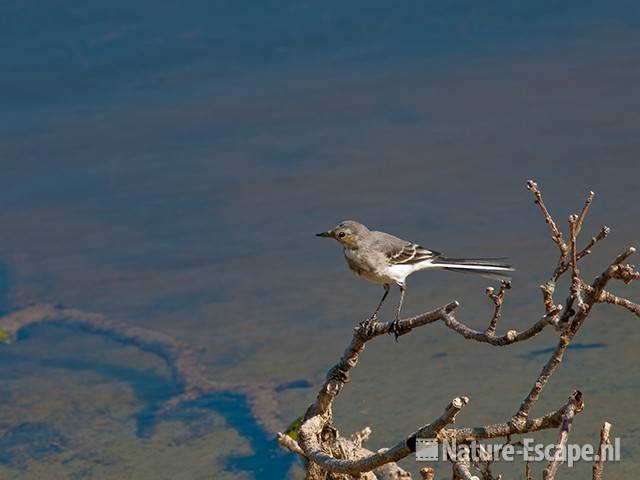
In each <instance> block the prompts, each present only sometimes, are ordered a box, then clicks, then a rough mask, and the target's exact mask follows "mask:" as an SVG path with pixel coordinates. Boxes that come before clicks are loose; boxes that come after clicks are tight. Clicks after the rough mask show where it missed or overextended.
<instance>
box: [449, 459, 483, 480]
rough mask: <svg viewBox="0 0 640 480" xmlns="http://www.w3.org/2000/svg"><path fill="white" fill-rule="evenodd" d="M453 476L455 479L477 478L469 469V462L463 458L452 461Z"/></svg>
mask: <svg viewBox="0 0 640 480" xmlns="http://www.w3.org/2000/svg"><path fill="white" fill-rule="evenodd" d="M453 478H454V479H455V480H478V477H476V476H474V475H473V474H472V473H471V471H469V462H468V461H464V460H458V461H456V462H453Z"/></svg>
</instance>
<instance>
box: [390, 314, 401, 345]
mask: <svg viewBox="0 0 640 480" xmlns="http://www.w3.org/2000/svg"><path fill="white" fill-rule="evenodd" d="M392 332H393V334H394V335H395V336H396V342H397V341H398V337H399V336H400V321H399V320H398V319H397V318H396V319H395V320H394V321H393V324H392V325H391V331H390V332H389V333H392Z"/></svg>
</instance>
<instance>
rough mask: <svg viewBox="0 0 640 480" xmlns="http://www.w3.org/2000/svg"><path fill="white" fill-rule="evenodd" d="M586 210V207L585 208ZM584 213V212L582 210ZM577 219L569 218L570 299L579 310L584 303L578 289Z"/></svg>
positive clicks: (582, 308) (574, 216)
mask: <svg viewBox="0 0 640 480" xmlns="http://www.w3.org/2000/svg"><path fill="white" fill-rule="evenodd" d="M585 205H586V204H585ZM587 208H588V207H587ZM583 213H584V210H583ZM578 230H579V228H578V217H577V215H571V216H569V238H570V242H569V252H570V254H571V297H572V299H573V301H575V303H576V304H577V306H578V308H579V309H580V310H584V309H585V307H586V306H585V303H584V300H583V299H582V290H581V288H580V270H578V252H577V247H576V240H577V236H578Z"/></svg>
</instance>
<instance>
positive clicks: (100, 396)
mask: <svg viewBox="0 0 640 480" xmlns="http://www.w3.org/2000/svg"><path fill="white" fill-rule="evenodd" d="M0 27H1V28H0V31H2V34H1V35H2V36H3V38H4V39H5V41H3V42H0V54H1V55H0V68H1V69H2V71H3V75H2V76H1V78H0V91H1V92H2V93H3V101H2V102H0V167H2V176H1V178H0V204H1V205H3V208H2V210H1V211H0V219H1V220H2V225H3V226H4V228H3V233H2V235H0V311H7V310H10V309H13V308H18V307H19V306H22V305H26V304H28V303H29V302H32V301H35V302H51V303H63V304H66V305H70V306H74V307H78V308H81V309H84V310H87V311H92V312H98V313H103V314H106V315H110V316H112V317H114V318H117V319H120V320H126V321H129V322H132V323H134V324H139V325H142V326H145V327H147V328H153V329H157V330H160V331H163V332H166V333H169V334H171V335H174V336H176V337H178V338H180V339H182V340H185V341H188V342H192V343H194V344H197V345H201V346H202V347H204V348H205V349H206V352H207V353H206V362H207V368H208V372H209V373H210V374H211V376H212V377H213V378H219V379H222V380H225V381H231V382H233V381H239V380H243V381H265V380H267V381H273V382H278V383H283V382H296V381H298V380H299V379H302V378H309V379H311V380H312V383H313V388H298V389H285V390H283V391H281V392H279V394H278V398H279V401H280V404H281V405H282V407H281V411H280V412H279V418H278V419H277V422H279V424H281V425H282V428H284V427H285V426H286V425H287V424H288V423H289V422H290V421H291V420H293V419H294V418H296V417H297V416H299V415H300V414H301V413H303V412H304V409H305V408H306V406H307V405H308V404H309V403H310V402H311V401H312V400H313V398H314V397H315V388H316V386H317V385H318V384H319V383H320V381H321V380H322V378H323V376H324V373H325V371H326V369H327V367H328V366H330V365H331V364H333V362H335V360H336V359H337V358H338V355H339V354H340V353H341V352H342V350H343V348H344V346H345V345H346V342H347V341H348V337H349V335H350V332H351V329H352V327H353V325H355V324H356V322H357V321H359V320H360V319H362V318H364V317H365V316H366V315H367V314H368V313H369V312H370V310H371V309H372V308H373V306H374V305H375V302H376V301H377V300H378V298H379V295H380V294H381V293H382V292H381V291H379V287H376V286H372V285H368V284H366V283H364V282H361V281H358V280H357V279H355V278H354V277H353V276H352V275H351V274H350V273H349V272H347V270H346V267H345V265H344V262H343V260H342V258H341V253H340V251H339V248H338V247H337V246H336V245H335V244H332V243H331V242H329V241H323V239H318V238H315V237H314V236H313V234H314V233H316V232H318V231H321V230H324V229H326V228H328V227H330V226H333V225H334V224H336V223H337V222H338V221H340V220H342V219H345V218H356V219H359V220H360V221H363V222H364V223H367V224H369V225H370V226H372V227H376V228H381V229H385V230H389V231H392V232H394V233H396V234H398V235H400V236H403V237H406V238H409V239H411V240H414V241H417V242H420V243H423V244H424V245H425V246H426V247H428V248H433V249H435V250H438V251H443V252H444V253H446V254H448V255H451V256H508V257H509V258H510V261H512V263H513V264H514V265H515V266H516V268H517V271H516V274H515V275H514V287H513V289H512V290H511V291H510V292H509V294H508V297H507V301H506V307H505V309H506V310H505V317H504V319H503V320H502V322H501V323H502V325H501V326H502V328H503V329H507V328H516V329H522V328H524V327H525V326H527V325H528V324H530V323H532V322H534V321H535V320H536V319H537V318H539V316H540V315H541V312H542V305H541V303H540V299H539V292H538V285H539V284H540V283H541V282H542V281H544V280H545V279H546V278H547V276H548V275H549V274H550V272H551V270H552V268H553V265H554V263H555V255H556V252H555V248H554V245H553V244H552V242H551V240H550V238H549V235H548V233H547V229H546V226H545V225H544V222H543V221H542V218H541V216H540V215H539V213H538V212H537V211H536V209H535V207H534V205H533V204H532V199H531V197H530V194H529V192H527V191H526V189H525V188H524V183H525V181H526V179H528V178H535V179H536V180H537V181H538V182H539V184H540V186H541V188H542V189H543V192H544V193H545V198H546V199H547V203H548V204H549V206H550V208H551V210H552V212H553V213H554V214H555V215H556V217H557V219H558V221H559V223H561V224H562V225H564V224H565V221H566V217H567V215H568V214H569V213H572V212H575V211H576V210H578V209H579V208H580V207H581V205H582V201H583V199H584V196H585V194H586V192H587V191H588V190H590V189H592V190H594V191H596V193H597V197H596V200H595V202H594V205H593V207H592V211H591V214H590V217H589V220H588V222H587V224H586V225H585V230H584V235H585V239H583V241H586V238H588V237H589V236H590V235H592V234H593V233H595V232H596V231H597V230H598V229H599V228H600V226H601V225H602V224H605V223H606V224H608V225H609V226H611V227H612V234H611V236H610V238H609V239H608V240H607V241H606V242H604V243H603V244H602V245H601V246H599V247H598V248H597V249H596V251H595V252H594V254H593V255H592V258H590V259H588V260H586V261H585V265H584V266H583V272H584V274H585V278H587V279H588V278H591V277H592V276H594V275H596V274H597V273H598V271H599V270H601V269H602V267H604V266H605V265H606V264H607V262H608V261H610V259H611V258H613V257H614V256H615V255H616V254H617V253H618V252H619V251H620V250H621V249H623V248H624V247H626V246H627V245H628V244H633V243H634V242H635V243H637V242H638V238H639V237H640V235H639V234H640V231H639V229H638V226H637V218H638V215H639V214H640V207H639V206H638V203H637V193H638V187H637V185H638V179H639V177H640V175H639V174H640V167H639V166H638V158H639V156H640V155H639V154H640V143H639V142H638V139H639V138H640V127H639V125H640V114H639V113H638V112H640V97H639V96H638V91H637V85H638V84H639V82H640V65H639V64H638V62H637V58H638V51H639V48H640V35H639V32H638V29H639V27H640V14H639V12H638V9H637V8H636V6H635V4H634V3H632V2H625V1H620V2H606V3H605V2H587V3H585V2H573V1H571V2H564V3H562V4H553V3H540V2H533V1H524V2H505V1H500V2H494V3H492V4H491V6H487V5H478V4H477V2H469V1H459V2H453V3H452V2H418V1H416V2H413V1H411V2H403V4H402V6H398V5H397V4H395V3H393V4H392V3H391V2H387V1H377V0H376V1H373V2H372V1H367V2H350V3H349V5H344V2H340V3H338V2H323V3H322V4H317V3H312V2H299V1H297V2H289V1H280V2H262V3H260V4H259V5H258V4H255V5H251V6H250V7H249V6H248V5H243V4H241V3H239V2H196V3H193V4H190V5H189V6H184V5H183V4H178V3H174V2H169V1H163V2H154V3H153V4H150V3H147V2H134V3H131V2H121V1H116V2H110V3H109V4H103V3H99V2H84V3H83V4H82V5H80V4H75V3H72V2H66V1H63V2H56V3H45V4H42V2H39V3H35V2H20V4H18V3H11V2H9V3H3V4H2V5H0ZM9 274H10V275H9ZM9 281H10V284H9ZM485 286H486V281H485V280H483V279H477V278H474V277H468V276H456V275H455V274H453V273H440V274H437V273H425V274H423V275H416V276H415V277H412V278H411V282H410V284H409V290H408V294H407V300H406V304H405V305H406V310H405V312H406V313H407V314H410V313H417V312H419V311H423V310H427V309H431V308H433V307H434V306H436V305H439V304H442V303H445V302H448V301H450V300H452V299H458V300H460V301H461V303H462V307H461V309H460V314H459V315H460V318H461V319H462V320H464V321H466V322H468V323H469V324H470V325H472V326H474V327H476V328H484V326H485V324H486V322H487V321H488V317H489V315H490V313H491V308H490V305H489V304H488V302H487V300H486V298H485V296H484V288H485ZM615 290H616V291H619V292H621V293H625V294H627V295H629V296H631V297H632V298H636V299H638V298H640V293H639V292H638V287H637V286H633V285H632V286H630V287H622V286H617V285H616V287H615ZM396 301H397V291H394V292H393V295H392V296H391V298H390V300H389V301H388V304H387V305H386V306H385V310H384V313H385V314H386V315H390V314H391V312H392V309H393V305H394V302H396ZM27 333H28V335H27V336H26V337H24V338H22V339H21V340H20V341H19V342H17V343H14V344H11V345H1V346H0V356H1V360H2V361H1V362H0V375H2V378H3V382H2V386H1V387H0V398H1V399H2V400H3V409H2V412H1V413H0V439H2V440H0V448H2V449H3V450H2V452H4V453H2V452H0V459H6V458H10V459H13V458H15V459H17V460H15V462H13V461H11V462H13V463H11V462H9V461H8V462H4V461H0V477H2V478H5V477H6V478H43V477H42V476H43V475H45V474H46V475H47V477H46V478H101V479H102V478H105V479H109V478H114V479H115V478H123V476H124V477H127V476H128V477H131V476H133V477H135V478H140V479H143V478H155V479H159V478H172V479H175V478H189V479H193V478H223V479H226V478H228V479H236V478H251V477H252V476H253V477H255V478H261V479H263V478H264V479H269V478H274V479H280V478H282V477H283V475H284V473H283V472H284V471H286V470H287V469H288V468H289V467H290V465H291V464H292V463H295V462H296V460H295V459H294V458H293V456H286V455H281V454H280V453H279V452H278V453H275V452H274V451H273V443H272V441H270V440H269V439H270V438H271V435H272V433H273V432H265V431H264V430H263V429H261V427H260V426H259V425H258V424H256V423H255V419H252V418H249V417H248V416H247V415H248V410H247V407H246V404H245V401H244V400H243V399H242V398H240V397H237V396H234V394H230V395H231V396H221V397H220V398H218V399H211V401H210V403H208V404H206V405H193V406H190V407H187V408H186V409H185V410H184V411H182V412H178V413H177V414H176V415H177V416H176V417H175V418H169V419H166V420H163V421H162V422H158V423H154V422H152V421H151V417H150V412H151V411H153V409H154V408H156V406H157V405H158V404H159V402H161V401H162V400H163V399H164V398H166V396H168V395H171V393H172V392H174V391H175V389H176V388H178V387H177V386H176V385H174V384H173V383H172V382H171V381H170V373H171V372H170V371H169V370H168V369H167V367H166V365H164V363H163V362H162V361H161V360H160V359H158V358H157V357H155V356H153V355H150V354H145V353H141V352H139V351H137V350H136V349H135V348H133V347H126V346H122V345H118V344H114V343H113V342H109V341H108V340H106V339H101V338H97V337H94V336H91V335H85V334H80V333H77V332H69V331H67V330H65V329H60V328H54V327H42V328H36V329H33V331H30V332H27ZM638 340H640V330H638V329H637V328H636V322H635V319H634V318H632V317H631V316H630V315H628V314H626V313H625V312H622V311H619V310H616V309H614V308H607V307H599V308H598V309H597V310H596V311H595V312H594V314H593V317H592V318H591V319H590V320H589V322H588V323H587V325H585V327H584V329H583V331H582V332H581V333H580V335H579V338H578V339H576V342H577V343H576V344H577V345H583V346H589V345H591V347H585V348H576V349H573V350H572V351H570V352H569V354H568V355H567V359H566V362H565V364H563V366H562V368H561V370H560V371H559V372H558V373H557V375H556V377H555V378H554V379H553V380H552V381H551V383H550V384H549V386H548V387H547V389H546V390H545V392H544V395H543V398H542V399H541V400H540V404H539V406H538V407H539V408H538V413H542V412H543V411H546V410H549V409H551V408H554V407H555V406H557V405H559V404H560V403H561V402H563V401H564V399H565V398H566V397H567V395H568V394H569V393H570V392H571V390H573V389H574V388H579V389H581V390H582V391H583V392H584V393H585V395H586V399H587V400H586V401H587V409H586V410H585V412H584V413H582V414H581V415H580V417H579V418H578V419H576V423H575V426H574V431H573V433H572V438H574V439H575V441H576V442H578V441H587V440H589V441H593V439H594V438H596V436H597V432H598V429H599V426H600V424H601V422H602V421H603V420H604V419H608V420H609V421H611V422H612V423H613V424H614V432H615V434H616V435H619V436H620V437H621V440H622V445H623V462H620V463H619V464H615V465H609V466H607V470H606V472H607V478H608V479H614V480H615V479H618V478H628V476H629V475H630V473H631V472H634V471H636V470H637V467H638V465H639V460H638V459H639V458H640V456H639V455H640V454H639V452H638V449H637V447H636V445H637V442H638V438H639V432H640V424H639V422H638V421H637V420H636V416H635V411H636V409H637V393H638V389H639V388H640V382H639V377H638V371H637V368H636V365H637V361H638V355H637V350H636V345H637V344H638ZM554 342H555V335H554V334H553V333H552V332H544V333H543V334H541V335H540V336H539V337H536V338H534V339H532V340H531V341H528V342H526V343H525V344H522V345H516V346H512V347H508V348H501V349H494V348H491V347H488V346H484V345H475V344H470V342H467V341H463V340H462V339H461V338H460V337H459V336H457V335H455V334H453V333H451V332H449V331H447V330H446V329H445V328H444V327H442V326H441V325H432V326H429V327H427V328H425V329H422V331H416V332H414V333H412V334H411V335H409V336H407V337H404V338H402V339H401V342H400V343H399V344H395V342H393V341H392V340H391V339H386V338H385V339H378V340H377V341H376V342H373V343H372V344H371V345H370V346H369V347H368V348H367V351H366V352H365V354H364V355H363V356H362V361H361V364H360V365H359V366H358V368H357V369H356V370H355V371H354V372H353V376H352V383H351V384H350V385H349V386H348V388H346V389H345V390H344V392H343V393H342V394H341V396H340V398H338V400H337V402H336V406H335V414H336V417H337V423H338V426H339V428H340V430H341V431H342V432H345V433H348V432H350V431H353V430H356V429H359V428H362V426H364V425H366V424H369V425H371V427H372V428H373V431H374V435H373V437H372V439H371V440H370V444H369V447H370V448H372V449H373V448H379V447H382V446H387V445H389V444H391V443H395V442H396V441H397V440H398V439H399V438H403V437H404V436H405V435H407V434H408V433H409V432H411V431H413V430H414V429H415V428H416V427H417V426H418V425H422V424H424V423H425V422H428V421H429V420H430V419H431V418H433V417H435V416H436V415H439V414H440V412H441V410H442V408H443V407H444V406H445V405H446V403H447V402H448V401H450V399H451V398H452V397H453V396H455V395H460V394H466V395H468V396H469V397H470V398H471V404H470V406H469V407H468V408H467V409H466V410H465V412H463V414H462V415H461V416H460V419H459V422H460V424H461V425H475V424H485V423H488V422H494V421H502V420H504V419H506V418H508V416H509V415H511V414H512V413H513V411H514V410H515V409H516V408H517V405H519V403H520V401H521V399H522V397H523V396H524V395H525V393H526V392H527V391H528V388H529V387H530V385H531V383H532V381H533V379H534V378H535V376H536V375H537V373H538V372H539V370H540V368H541V366H542V364H543V363H544V361H545V354H544V353H541V352H544V351H546V350H545V349H547V348H549V347H551V346H552V345H554ZM594 345H602V347H594ZM301 386H304V385H301ZM612 404H615V407H613V406H612ZM29 436H33V438H34V439H39V440H38V441H37V442H36V441H34V445H36V446H38V445H39V446H40V447H41V448H39V449H38V448H37V447H34V448H36V450H35V451H34V452H32V453H29V452H30V450H29V449H25V448H23V446H24V445H26V443H27V439H28V437H29ZM554 436H555V432H553V434H551V432H549V434H548V435H547V437H545V436H544V435H542V436H541V437H542V438H547V439H548V440H551V439H553V437H554ZM536 438H538V437H536ZM63 440H64V441H63ZM52 445H53V447H52ZM7 449H9V451H10V453H7ZM11 452H13V453H11ZM12 455H13V456H12ZM29 455H31V456H32V457H33V458H30V457H29ZM272 455H275V457H273V458H272ZM274 458H275V460H274ZM265 466H274V467H273V469H268V471H267V472H265V471H264V469H265ZM405 466H406V467H407V468H409V469H411V470H412V471H416V470H417V466H416V465H415V462H413V461H410V460H407V461H406V462H405ZM519 467H520V465H519V466H518V468H519ZM504 468H505V472H507V473H509V472H510V470H509V468H510V466H508V465H507V466H504ZM589 468H590V466H588V465H578V466H577V467H576V469H575V471H574V472H571V476H572V478H573V476H575V478H578V477H580V478H583V477H584V478H586V475H587V472H588V470H589ZM516 471H517V472H518V474H520V475H521V471H522V470H521V469H520V470H516ZM445 472H446V468H444V467H443V468H442V469H441V470H440V471H439V472H438V473H439V474H440V476H442V475H444V474H445ZM565 474H566V475H568V474H569V473H568V472H565ZM511 476H513V475H511ZM133 477H132V478H133Z"/></svg>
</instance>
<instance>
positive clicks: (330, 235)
mask: <svg viewBox="0 0 640 480" xmlns="http://www.w3.org/2000/svg"><path fill="white" fill-rule="evenodd" d="M316 237H328V238H333V231H332V230H329V231H328V232H322V233H316Z"/></svg>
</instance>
